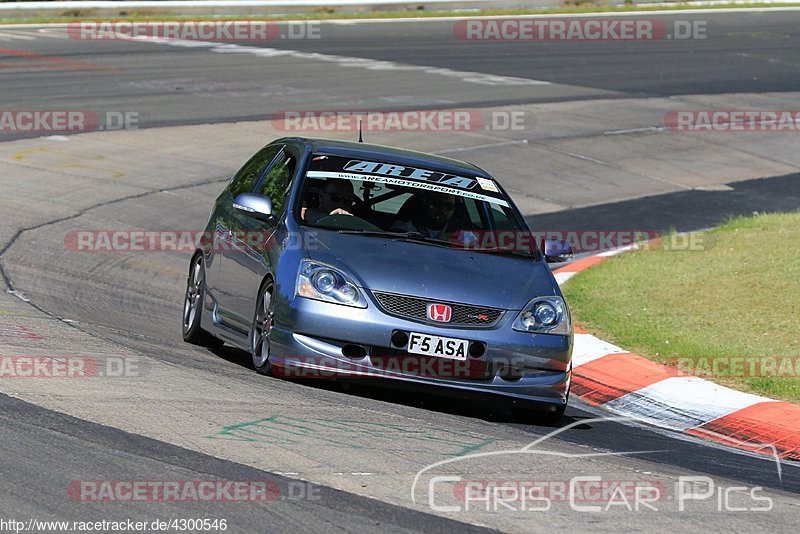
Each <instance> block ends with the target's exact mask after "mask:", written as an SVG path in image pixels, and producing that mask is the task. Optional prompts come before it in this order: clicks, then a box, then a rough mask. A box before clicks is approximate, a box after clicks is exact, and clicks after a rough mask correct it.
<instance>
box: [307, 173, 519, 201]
mask: <svg viewBox="0 0 800 534" xmlns="http://www.w3.org/2000/svg"><path fill="white" fill-rule="evenodd" d="M426 172H427V171H426ZM438 174H441V173H438ZM306 176H308V177H309V178H340V179H343V180H363V181H365V182H376V183H381V184H388V185H399V186H404V187H413V188H416V189H425V190H427V191H438V192H440V193H448V194H451V195H458V196H460V197H464V198H471V199H474V200H481V201H483V202H491V203H492V204H497V205H499V206H503V207H508V202H506V201H505V200H502V199H499V198H495V197H490V196H488V195H481V194H479V193H473V192H471V191H464V190H461V189H454V188H453V187H452V186H450V187H447V186H443V185H439V184H437V183H428V182H419V181H416V180H413V179H411V180H409V179H407V178H391V177H389V176H375V175H372V174H355V173H348V172H336V171H308V173H306Z"/></svg>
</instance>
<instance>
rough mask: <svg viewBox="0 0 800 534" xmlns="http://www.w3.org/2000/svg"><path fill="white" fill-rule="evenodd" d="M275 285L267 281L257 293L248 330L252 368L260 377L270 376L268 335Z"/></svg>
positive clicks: (272, 315) (272, 313)
mask: <svg viewBox="0 0 800 534" xmlns="http://www.w3.org/2000/svg"><path fill="white" fill-rule="evenodd" d="M274 287H275V285H274V284H273V283H272V280H267V281H266V282H265V283H264V285H263V286H262V287H261V290H260V291H259V292H258V298H257V299H256V311H255V313H254V314H253V327H252V328H251V329H250V357H251V358H252V360H253V368H254V369H255V370H256V372H257V373H259V374H262V375H269V374H271V370H272V369H271V368H272V364H271V363H270V361H269V356H270V340H269V333H270V331H271V330H272V323H273V320H274V315H275V304H274V299H273V298H272V297H273V294H274V289H273V288H274Z"/></svg>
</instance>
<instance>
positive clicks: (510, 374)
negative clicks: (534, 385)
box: [497, 365, 522, 382]
mask: <svg viewBox="0 0 800 534" xmlns="http://www.w3.org/2000/svg"><path fill="white" fill-rule="evenodd" d="M497 374H498V375H500V378H502V379H503V380H506V381H508V382H516V381H517V380H521V379H522V369H518V368H516V367H514V366H511V365H504V366H502V367H501V368H500V371H499V372H498V373H497Z"/></svg>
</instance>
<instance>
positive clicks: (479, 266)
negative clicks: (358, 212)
mask: <svg viewBox="0 0 800 534" xmlns="http://www.w3.org/2000/svg"><path fill="white" fill-rule="evenodd" d="M303 233H304V235H303V243H304V246H305V248H306V251H307V252H308V255H309V256H310V257H311V258H312V259H314V260H317V261H320V262H322V263H327V264H328V265H331V266H332V267H336V268H339V269H342V270H344V271H345V272H346V273H347V274H349V275H351V276H352V277H353V278H354V279H355V282H356V283H357V284H358V285H359V286H361V287H365V288H367V289H370V290H373V291H386V292H389V293H397V294H402V295H412V296H418V297H423V298H430V299H435V300H445V301H450V302H461V303H465V304H473V305H477V306H486V307H491V308H502V309H507V310H518V309H521V308H522V307H523V306H524V305H525V304H526V303H527V302H528V301H529V300H530V299H532V298H533V297H538V296H545V295H559V294H560V293H559V290H558V286H557V285H556V283H555V280H554V279H553V277H552V274H550V269H549V267H548V266H547V264H546V263H544V262H542V261H539V260H536V259H533V258H531V259H527V258H516V257H509V256H500V255H496V254H485V253H479V252H470V251H466V250H458V249H448V248H443V247H439V246H435V245H428V244H423V243H415V242H409V241H402V240H394V239H388V238H381V237H370V236H360V235H352V234H340V233H338V232H333V231H326V230H317V229H304V230H303Z"/></svg>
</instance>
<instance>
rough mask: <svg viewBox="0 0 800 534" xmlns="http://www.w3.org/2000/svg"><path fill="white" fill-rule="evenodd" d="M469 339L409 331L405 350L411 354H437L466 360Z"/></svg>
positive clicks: (452, 358) (441, 356)
mask: <svg viewBox="0 0 800 534" xmlns="http://www.w3.org/2000/svg"><path fill="white" fill-rule="evenodd" d="M468 349H469V341H467V340H466V339H453V338H450V337H439V336H431V335H428V334H418V333H416V332H411V335H410V336H409V338H408V347H407V348H406V350H407V351H408V352H410V353H412V354H424V355H425V356H438V357H439V358H450V359H451V360H466V359H467V350H468Z"/></svg>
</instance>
